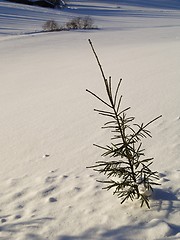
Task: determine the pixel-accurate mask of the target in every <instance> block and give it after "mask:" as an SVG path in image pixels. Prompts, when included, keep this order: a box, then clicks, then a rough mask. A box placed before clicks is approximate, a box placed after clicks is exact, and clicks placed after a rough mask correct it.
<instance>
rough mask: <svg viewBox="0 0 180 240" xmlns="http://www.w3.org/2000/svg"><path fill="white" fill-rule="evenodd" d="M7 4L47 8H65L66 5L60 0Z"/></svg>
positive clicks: (36, 0)
mask: <svg viewBox="0 0 180 240" xmlns="http://www.w3.org/2000/svg"><path fill="white" fill-rule="evenodd" d="M8 1H9V2H14V3H21V4H27V5H34V6H40V7H47V8H55V7H65V6H66V3H65V2H64V1H61V0H34V1H32V0H8Z"/></svg>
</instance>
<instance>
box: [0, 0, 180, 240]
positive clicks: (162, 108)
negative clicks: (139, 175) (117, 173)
mask: <svg viewBox="0 0 180 240" xmlns="http://www.w3.org/2000/svg"><path fill="white" fill-rule="evenodd" d="M179 6H180V1H177V0H176V1H175V0H174V1H170V0H169V1H168V0H156V1H155V0H151V1H148V3H147V1H142V0H138V1H133V0H127V1H71V2H70V3H69V8H68V9H64V10H58V9H55V10H53V9H47V8H40V7H33V6H27V5H20V4H13V3H9V2H6V1H0V72H1V78H0V111H1V114H0V146H1V148H0V149H1V150H0V161H1V174H0V221H1V223H0V239H3V240H11V239H12V240H17V239H18V240H32V239H33V240H34V239H35V240H44V239H50V240H70V239H71V240H74V239H76V240H78V239H81V240H86V239H87V240H89V239H93V240H94V239H97V240H102V239H108V240H109V239H112V240H131V239H133V240H144V239H146V240H157V239H161V240H162V239H163V240H164V239H173V240H174V239H180V225H179V222H180V215H179V208H180V204H179V199H180V194H179V179H180V164H179V160H180V108H179V104H180V68H179V62H180V10H179V8H180V7H179ZM87 15H90V16H91V17H92V18H93V20H94V24H95V25H96V26H97V27H98V30H97V29H95V30H89V31H67V32H55V33H43V32H42V25H43V24H44V23H45V22H46V21H47V20H49V19H54V20H56V21H57V22H58V23H59V24H64V23H65V22H66V21H68V20H69V19H71V18H73V17H76V16H87ZM89 38H91V40H92V41H93V44H94V46H95V48H96V51H97V52H98V56H99V57H100V59H101V63H102V65H103V68H104V71H105V74H106V76H107V77H108V76H109V75H111V76H112V79H113V84H114V85H116V84H117V82H118V79H119V78H123V82H122V86H121V93H122V95H123V105H122V107H129V106H131V109H130V110H129V114H130V116H135V117H136V121H137V123H141V122H144V123H146V122H148V121H149V120H151V119H153V118H154V117H156V116H158V115H160V114H162V115H163V117H162V118H161V119H160V120H158V121H157V122H155V123H154V124H152V125H151V126H150V127H149V129H150V130H151V132H152V135H153V138H152V139H146V140H145V141H144V147H145V149H146V155H147V157H154V164H153V166H152V168H153V169H154V170H157V171H158V172H159V176H160V183H161V186H157V187H156V188H155V190H154V193H153V195H152V197H151V199H150V206H151V209H150V210H148V209H146V207H145V206H144V207H143V208H140V207H139V205H140V202H139V201H138V200H137V201H134V202H133V203H132V202H126V203H124V204H123V205H121V204H120V200H119V199H117V198H116V197H115V196H113V195H112V192H106V191H104V190H101V187H102V186H101V184H100V183H98V182H96V179H99V178H101V176H99V175H97V174H96V173H95V172H93V170H91V169H86V166H90V165H92V164H94V163H95V162H96V161H97V160H100V159H101V153H102V152H101V151H100V149H97V148H95V147H93V146H92V144H93V143H97V144H108V143H109V142H110V134H109V133H108V132H106V131H103V130H102V129H101V128H100V127H101V126H102V125H103V123H104V121H105V120H106V119H104V120H103V117H101V116H99V115H97V114H96V113H94V112H93V109H94V108H101V107H102V106H101V104H100V103H99V102H97V101H96V99H93V97H92V96H89V95H88V94H87V93H86V91H85V89H86V88H88V89H90V90H92V91H94V92H96V93H97V94H98V95H100V96H102V97H103V98H106V96H105V93H104V86H103V82H102V79H101V74H100V72H99V70H98V67H97V64H96V62H95V58H94V56H93V54H92V51H91V49H90V46H89V44H88V41H87V40H88V39H89Z"/></svg>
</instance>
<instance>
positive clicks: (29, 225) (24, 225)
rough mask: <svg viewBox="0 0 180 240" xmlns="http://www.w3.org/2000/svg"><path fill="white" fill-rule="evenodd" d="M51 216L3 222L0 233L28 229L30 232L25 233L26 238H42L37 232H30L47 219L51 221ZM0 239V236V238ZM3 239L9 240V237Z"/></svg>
mask: <svg viewBox="0 0 180 240" xmlns="http://www.w3.org/2000/svg"><path fill="white" fill-rule="evenodd" d="M52 220H53V218H50V217H45V218H37V219H33V220H30V221H20V220H18V221H17V222H16V223H7V222H5V223H3V224H2V225H1V226H0V233H3V232H4V233H7V234H8V233H9V234H16V233H18V232H20V231H22V229H28V231H29V232H30V233H27V234H26V239H28V240H44V238H42V237H40V236H39V235H37V234H34V233H31V232H34V231H35V230H36V229H37V228H39V227H40V226H41V225H43V224H44V223H46V222H47V221H52ZM0 239H1V238H0ZM3 240H9V237H7V238H6V237H4V238H3Z"/></svg>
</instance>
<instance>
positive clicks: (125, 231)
mask: <svg viewBox="0 0 180 240" xmlns="http://www.w3.org/2000/svg"><path fill="white" fill-rule="evenodd" d="M179 190H180V189H177V190H176V191H171V190H170V189H160V188H157V189H154V192H153V196H152V201H151V209H150V211H163V212H164V215H163V219H164V220H163V219H162V218H160V219H157V221H155V222H154V223H151V224H150V225H149V224H148V223H147V222H139V223H137V224H133V225H128V226H122V227H120V228H116V229H111V230H105V229H104V230H103V229H101V228H92V229H89V230H87V231H86V232H84V233H82V234H81V235H78V236H75V235H74V236H73V235H72V236H68V235H62V236H59V237H58V238H57V240H90V239H96V240H102V239H109V238H112V239H113V240H121V239H123V240H130V239H132V236H133V239H135V238H136V239H138V237H139V236H140V235H141V233H142V232H144V231H148V230H149V229H150V230H151V229H152V228H156V226H157V225H158V224H161V222H164V224H166V225H167V227H169V229H170V232H169V233H168V234H169V235H168V236H173V239H174V240H176V239H177V240H178V239H179V236H176V234H177V233H179V232H180V225H175V224H171V223H168V217H169V216H170V214H173V213H178V211H179V199H178V193H179Z"/></svg>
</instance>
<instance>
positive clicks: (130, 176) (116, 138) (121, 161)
mask: <svg viewBox="0 0 180 240" xmlns="http://www.w3.org/2000/svg"><path fill="white" fill-rule="evenodd" d="M89 44H90V46H91V49H92V51H93V54H94V56H95V58H96V61H97V64H98V67H99V69H100V71H101V74H102V78H103V81H104V84H105V89H106V93H107V96H108V101H105V100H103V99H102V98H101V97H99V96H98V95H96V94H95V93H94V92H91V91H90V90H88V89H86V91H87V92H88V93H90V94H91V95H93V96H94V97H95V98H97V99H98V100H99V101H100V102H101V103H103V104H104V105H105V107H106V109H107V110H100V109H94V111H96V112H97V113H99V114H100V115H102V116H105V117H107V118H108V119H109V120H108V121H107V122H105V124H104V126H103V127H102V128H104V129H109V130H110V131H111V133H112V137H111V143H110V144H108V145H106V146H100V145H97V144H94V145H95V146H96V147H98V148H100V149H102V150H103V154H102V156H104V157H109V159H108V160H102V161H97V162H96V163H95V165H93V166H90V167H88V168H93V169H94V170H95V171H97V172H99V173H102V174H104V175H106V177H107V180H99V181H98V182H101V183H104V184H106V186H105V187H103V189H106V190H110V189H114V192H113V194H116V195H117V196H118V197H119V198H120V199H121V203H123V202H125V201H126V200H128V199H131V200H132V201H133V200H134V199H140V201H141V206H143V204H144V203H145V204H146V205H147V207H148V208H150V205H149V196H150V193H151V191H152V190H153V188H152V185H159V184H158V183H157V182H156V180H158V179H159V178H158V173H157V172H156V171H152V170H151V169H150V166H151V164H152V163H153V158H146V157H145V153H144V152H145V149H143V148H142V139H143V138H146V137H152V136H151V132H150V131H149V130H147V127H148V126H149V125H150V124H151V123H153V122H154V121H156V120H157V119H159V118H160V117H161V115H160V116H158V117H156V118H154V119H153V120H151V121H150V122H148V123H147V124H143V123H142V124H141V125H139V124H136V123H134V120H135V118H134V117H131V116H127V112H128V110H129V109H130V107H128V108H125V109H121V101H122V95H120V94H119V89H120V85H121V82H122V79H120V80H119V82H118V84H117V87H116V89H115V92H114V93H113V92H112V80H111V77H109V78H108V79H107V78H106V76H105V74H104V71H103V68H102V66H101V63H100V61H99V58H98V56H97V54H96V51H95V49H94V47H93V44H92V42H91V40H90V39H89Z"/></svg>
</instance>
